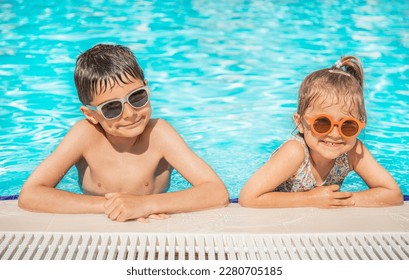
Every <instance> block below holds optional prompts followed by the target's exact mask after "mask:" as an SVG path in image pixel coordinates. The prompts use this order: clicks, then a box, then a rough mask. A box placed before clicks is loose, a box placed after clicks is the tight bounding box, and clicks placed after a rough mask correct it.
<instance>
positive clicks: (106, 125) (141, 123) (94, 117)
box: [81, 80, 152, 138]
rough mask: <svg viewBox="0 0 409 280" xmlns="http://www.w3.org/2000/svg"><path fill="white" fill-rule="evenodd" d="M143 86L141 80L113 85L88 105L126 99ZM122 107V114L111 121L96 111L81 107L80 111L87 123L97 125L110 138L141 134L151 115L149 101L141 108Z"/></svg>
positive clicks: (127, 105)
mask: <svg viewBox="0 0 409 280" xmlns="http://www.w3.org/2000/svg"><path fill="white" fill-rule="evenodd" d="M144 86H145V84H144V82H143V81H141V80H134V81H133V82H131V83H129V84H119V85H118V84H115V86H114V87H113V88H112V89H108V90H107V91H106V92H103V93H100V94H97V95H96V96H95V97H94V99H93V100H92V102H91V104H90V105H92V106H94V107H96V106H98V105H101V104H103V103H105V102H107V101H110V100H113V99H121V98H124V97H127V96H128V95H129V94H130V93H132V92H134V91H135V90H137V89H138V88H141V87H144ZM147 94H149V92H147ZM117 103H118V102H117ZM122 106H123V108H122V114H121V115H119V117H117V118H114V119H112V120H107V119H106V118H104V116H103V115H102V113H101V112H100V111H97V110H90V109H89V108H87V107H82V108H81V110H82V111H83V113H84V114H85V116H86V117H87V119H88V120H89V121H91V122H92V123H94V124H97V123H99V124H100V125H101V126H102V128H103V129H104V130H105V132H106V133H108V134H110V135H112V136H117V137H126V138H128V137H129V138H130V137H136V136H138V135H140V134H142V132H143V131H144V130H145V127H146V126H147V124H148V122H149V120H150V117H151V113H152V108H151V106H150V102H149V100H148V101H147V104H146V105H144V106H143V107H141V108H133V107H132V106H131V105H130V104H129V103H128V102H124V103H123V104H122Z"/></svg>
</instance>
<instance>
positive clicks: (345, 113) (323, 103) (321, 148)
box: [294, 97, 358, 161]
mask: <svg viewBox="0 0 409 280" xmlns="http://www.w3.org/2000/svg"><path fill="white" fill-rule="evenodd" d="M347 108H349V106H348V104H339V103H338V100H333V99H332V100H331V99H330V98H329V99H328V98H327V99H325V100H324V99H323V98H321V97H320V98H318V99H317V100H316V101H315V102H314V104H312V106H310V107H309V108H307V110H306V111H305V115H304V116H299V115H298V114H295V115H294V120H295V123H296V124H298V130H299V131H300V133H303V134H304V139H305V142H306V143H307V145H308V147H309V149H310V154H311V156H312V158H313V159H314V160H315V161H317V160H320V159H322V160H333V159H335V158H337V157H338V156H339V155H341V154H343V153H346V152H348V151H350V150H351V149H352V148H353V147H354V146H355V143H356V139H357V136H354V137H350V138H346V137H343V136H342V135H341V134H340V133H339V130H338V125H335V126H334V127H333V128H332V130H330V131H329V132H328V134H325V135H317V134H316V133H314V132H313V131H312V130H311V127H310V124H309V123H308V121H307V119H308V118H312V117H314V116H316V115H320V114H326V115H329V116H331V117H332V119H333V120H334V121H335V122H337V121H340V120H342V119H343V118H346V117H354V118H357V116H358V110H357V108H353V110H352V111H351V110H347Z"/></svg>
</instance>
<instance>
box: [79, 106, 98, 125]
mask: <svg viewBox="0 0 409 280" xmlns="http://www.w3.org/2000/svg"><path fill="white" fill-rule="evenodd" d="M80 110H81V112H82V113H83V114H84V116H85V118H87V120H89V121H90V122H91V123H93V124H98V120H97V119H96V118H95V115H94V112H93V111H92V110H90V109H89V108H87V107H86V106H81V107H80Z"/></svg>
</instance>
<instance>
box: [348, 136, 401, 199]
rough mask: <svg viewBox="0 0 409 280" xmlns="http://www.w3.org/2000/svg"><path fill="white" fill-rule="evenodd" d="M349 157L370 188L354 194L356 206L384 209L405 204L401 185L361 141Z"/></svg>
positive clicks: (353, 166) (353, 167)
mask: <svg viewBox="0 0 409 280" xmlns="http://www.w3.org/2000/svg"><path fill="white" fill-rule="evenodd" d="M348 155H349V162H350V164H351V165H352V169H353V170H355V172H356V173H357V174H358V175H359V176H360V177H361V178H362V180H364V181H365V183H366V184H367V185H368V187H369V189H368V190H364V191H361V192H356V193H353V200H354V201H355V206H362V207H382V206H393V205H401V204H402V203H403V196H402V192H401V190H400V188H399V185H398V184H397V183H396V181H395V180H394V179H393V177H392V176H391V174H389V172H388V171H386V169H385V168H383V167H382V166H381V165H380V164H379V163H378V162H377V161H376V160H375V159H374V157H373V156H372V154H371V152H370V151H369V150H368V149H367V148H366V147H365V145H364V144H363V143H362V142H361V141H359V140H358V141H357V144H356V145H355V147H354V148H353V149H352V150H351V151H350V152H349V153H348Z"/></svg>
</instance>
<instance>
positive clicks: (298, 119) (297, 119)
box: [293, 113, 304, 134]
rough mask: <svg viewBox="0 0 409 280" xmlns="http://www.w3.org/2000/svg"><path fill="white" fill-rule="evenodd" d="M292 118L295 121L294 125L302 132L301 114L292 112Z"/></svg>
mask: <svg viewBox="0 0 409 280" xmlns="http://www.w3.org/2000/svg"><path fill="white" fill-rule="evenodd" d="M293 120H294V123H295V126H296V127H297V129H298V131H299V132H300V133H301V134H302V133H304V126H303V125H302V122H301V121H302V119H301V116H300V115H299V114H297V113H295V114H294V116H293Z"/></svg>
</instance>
